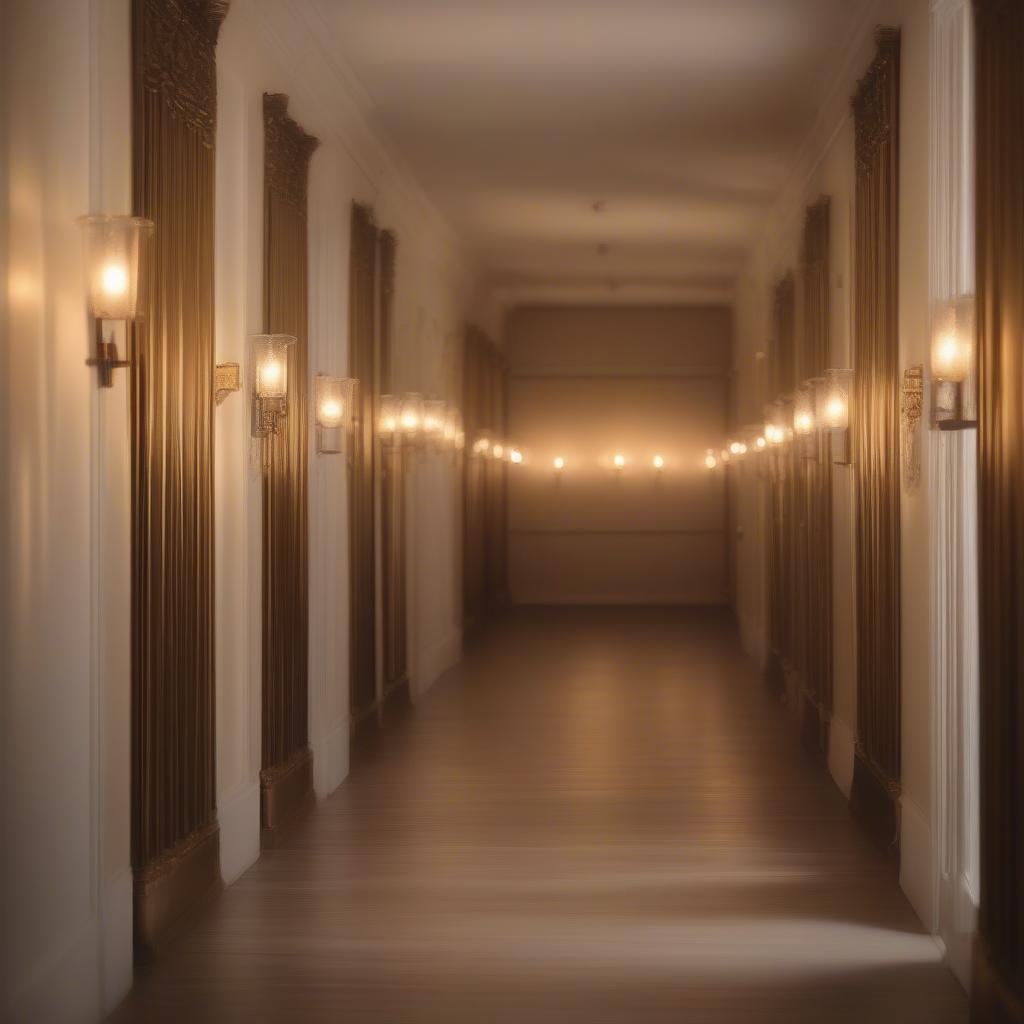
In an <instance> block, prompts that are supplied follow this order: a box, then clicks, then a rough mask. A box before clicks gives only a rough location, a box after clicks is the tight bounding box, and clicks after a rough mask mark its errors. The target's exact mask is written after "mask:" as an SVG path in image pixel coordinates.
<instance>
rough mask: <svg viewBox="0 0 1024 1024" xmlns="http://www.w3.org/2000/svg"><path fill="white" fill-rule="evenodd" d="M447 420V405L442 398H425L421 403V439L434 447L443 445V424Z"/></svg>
mask: <svg viewBox="0 0 1024 1024" xmlns="http://www.w3.org/2000/svg"><path fill="white" fill-rule="evenodd" d="M447 418H448V403H447V402H445V400H444V399H443V398H427V399H425V400H424V402H423V425H422V430H423V438H424V440H425V441H426V442H427V443H428V444H430V445H433V446H434V447H437V448H440V447H441V445H442V444H443V443H444V430H445V423H446V422H447Z"/></svg>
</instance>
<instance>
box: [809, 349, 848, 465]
mask: <svg viewBox="0 0 1024 1024" xmlns="http://www.w3.org/2000/svg"><path fill="white" fill-rule="evenodd" d="M852 402H853V370H851V369H849V368H832V369H828V370H826V371H825V376H824V377H822V378H820V379H819V381H818V384H817V388H816V396H815V406H816V412H817V417H818V422H819V423H820V424H821V427H822V429H823V430H827V431H828V433H829V445H830V449H831V456H832V461H833V462H834V463H836V464H838V465H849V463H850V404H851V403H852Z"/></svg>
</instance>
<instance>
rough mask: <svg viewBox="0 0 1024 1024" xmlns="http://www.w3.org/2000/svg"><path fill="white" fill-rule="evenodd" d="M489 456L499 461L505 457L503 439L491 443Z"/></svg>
mask: <svg viewBox="0 0 1024 1024" xmlns="http://www.w3.org/2000/svg"><path fill="white" fill-rule="evenodd" d="M491 458H492V459H494V461H495V462H501V461H502V460H503V459H504V458H505V443H504V442H503V441H501V440H498V441H495V442H494V443H493V444H492V445H491Z"/></svg>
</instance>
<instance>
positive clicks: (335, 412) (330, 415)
mask: <svg viewBox="0 0 1024 1024" xmlns="http://www.w3.org/2000/svg"><path fill="white" fill-rule="evenodd" d="M344 411H345V408H344V406H343V405H342V404H341V402H339V401H338V399H337V398H326V399H324V401H323V402H322V403H321V405H320V426H322V427H337V426H340V424H341V417H342V415H343V413H344Z"/></svg>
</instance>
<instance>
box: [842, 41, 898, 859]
mask: <svg viewBox="0 0 1024 1024" xmlns="http://www.w3.org/2000/svg"><path fill="white" fill-rule="evenodd" d="M876 42H877V53H876V56H875V59H874V61H873V62H872V65H871V67H870V68H869V70H868V72H867V74H866V75H865V77H864V78H863V79H862V80H861V82H860V83H859V85H858V88H857V91H856V94H855V96H854V99H853V112H854V120H855V128H856V191H855V222H854V320H855V323H854V346H853V347H854V365H855V369H856V383H855V387H854V408H853V416H852V419H853V442H854V445H853V458H854V462H855V467H856V482H855V489H856V523H857V525H856V539H857V546H856V571H857V759H856V766H855V776H854V791H853V803H854V806H855V807H857V808H858V810H860V811H861V812H862V813H864V814H865V816H866V817H867V818H868V819H869V820H872V821H874V822H875V823H876V825H877V826H878V828H879V829H880V830H883V831H884V838H885V839H886V840H887V841H891V842H892V843H893V844H894V845H895V843H896V842H897V839H898V836H897V827H898V826H897V807H896V801H897V799H898V796H899V780H900V476H899V474H900V433H899V403H900V395H899V385H900V381H899V337H898V285H899V274H898V270H899V231H898V226H899V225H898V221H899V108H900V103H899V97H900V36H899V31H898V30H897V29H890V28H881V29H879V30H878V33H877V40H876Z"/></svg>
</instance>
